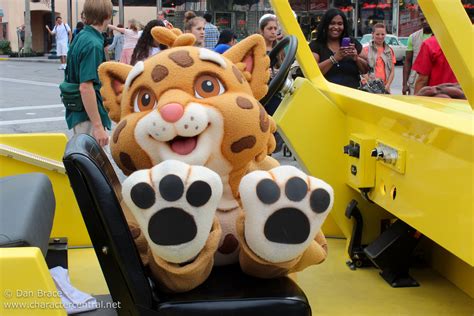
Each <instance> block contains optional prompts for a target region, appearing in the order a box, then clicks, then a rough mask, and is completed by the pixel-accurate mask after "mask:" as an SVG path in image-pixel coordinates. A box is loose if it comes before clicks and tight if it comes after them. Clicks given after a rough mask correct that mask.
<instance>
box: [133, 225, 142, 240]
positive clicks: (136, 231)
mask: <svg viewBox="0 0 474 316" xmlns="http://www.w3.org/2000/svg"><path fill="white" fill-rule="evenodd" d="M130 232H131V233H132V238H133V239H137V238H138V237H139V236H140V234H141V233H142V231H141V229H140V228H139V227H130Z"/></svg>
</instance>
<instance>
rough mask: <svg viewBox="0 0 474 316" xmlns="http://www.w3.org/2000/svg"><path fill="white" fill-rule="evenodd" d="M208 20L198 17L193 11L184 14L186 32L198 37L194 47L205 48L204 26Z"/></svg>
mask: <svg viewBox="0 0 474 316" xmlns="http://www.w3.org/2000/svg"><path fill="white" fill-rule="evenodd" d="M205 25H206V20H204V18H202V17H200V16H196V13H194V12H193V11H188V12H186V13H185V14H184V32H185V33H191V34H193V35H194V36H195V37H196V43H195V44H194V46H198V47H204V34H205V32H204V26H205Z"/></svg>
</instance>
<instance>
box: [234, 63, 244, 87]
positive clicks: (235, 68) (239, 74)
mask: <svg viewBox="0 0 474 316" xmlns="http://www.w3.org/2000/svg"><path fill="white" fill-rule="evenodd" d="M232 71H233V72H234V75H235V76H236V77H237V80H239V82H240V83H243V82H244V76H243V75H242V73H241V72H240V70H239V69H237V67H235V66H232Z"/></svg>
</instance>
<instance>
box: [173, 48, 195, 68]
mask: <svg viewBox="0 0 474 316" xmlns="http://www.w3.org/2000/svg"><path fill="white" fill-rule="evenodd" d="M168 57H169V58H170V59H171V60H172V61H174V62H175V63H176V64H177V65H178V66H181V67H183V68H187V67H191V66H192V65H194V60H193V59H192V57H191V56H189V52H187V51H185V50H179V51H177V52H174V53H171V54H169V56H168Z"/></svg>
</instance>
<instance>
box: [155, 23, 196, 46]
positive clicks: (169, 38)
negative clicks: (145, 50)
mask: <svg viewBox="0 0 474 316" xmlns="http://www.w3.org/2000/svg"><path fill="white" fill-rule="evenodd" d="M151 35H152V36H153V38H154V39H155V41H157V42H158V43H161V44H165V45H166V46H168V47H178V46H192V45H194V42H195V41H196V38H195V37H194V35H192V34H189V33H186V34H183V32H181V30H180V29H177V28H173V29H171V30H170V29H168V28H166V27H163V26H155V27H154V28H152V29H151Z"/></svg>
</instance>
